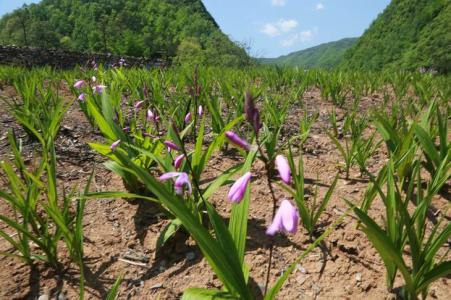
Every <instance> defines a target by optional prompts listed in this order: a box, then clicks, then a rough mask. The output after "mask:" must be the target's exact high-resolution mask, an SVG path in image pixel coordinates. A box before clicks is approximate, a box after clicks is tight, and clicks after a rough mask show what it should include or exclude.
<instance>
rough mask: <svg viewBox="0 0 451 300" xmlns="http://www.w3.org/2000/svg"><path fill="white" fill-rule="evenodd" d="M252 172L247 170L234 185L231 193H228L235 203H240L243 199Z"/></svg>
mask: <svg viewBox="0 0 451 300" xmlns="http://www.w3.org/2000/svg"><path fill="white" fill-rule="evenodd" d="M251 177H252V174H251V172H247V173H246V174H244V175H243V176H241V177H240V178H238V180H237V181H235V183H234V184H233V185H232V187H231V188H230V191H229V194H228V195H227V196H228V198H229V200H230V201H231V202H234V203H240V202H241V200H243V197H244V193H245V192H246V188H247V185H248V184H249V181H250V180H251Z"/></svg>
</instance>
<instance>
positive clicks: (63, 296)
mask: <svg viewBox="0 0 451 300" xmlns="http://www.w3.org/2000/svg"><path fill="white" fill-rule="evenodd" d="M66 294H67V292H66V291H64V292H62V293H59V295H58V298H57V299H58V300H68V298H67V295H66Z"/></svg>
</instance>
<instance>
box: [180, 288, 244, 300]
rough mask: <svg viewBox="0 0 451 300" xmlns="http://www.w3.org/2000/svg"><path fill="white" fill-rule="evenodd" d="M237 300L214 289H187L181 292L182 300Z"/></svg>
mask: <svg viewBox="0 0 451 300" xmlns="http://www.w3.org/2000/svg"><path fill="white" fill-rule="evenodd" d="M231 299H239V298H237V297H234V296H233V295H231V294H229V293H227V292H224V291H221V290H216V289H203V288H189V289H187V290H185V291H184V292H183V296H182V300H231Z"/></svg>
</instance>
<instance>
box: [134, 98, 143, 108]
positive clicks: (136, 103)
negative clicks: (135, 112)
mask: <svg viewBox="0 0 451 300" xmlns="http://www.w3.org/2000/svg"><path fill="white" fill-rule="evenodd" d="M143 103H144V101H142V100H141V101H136V102H135V104H133V107H134V108H135V109H140V108H141V106H142V105H143Z"/></svg>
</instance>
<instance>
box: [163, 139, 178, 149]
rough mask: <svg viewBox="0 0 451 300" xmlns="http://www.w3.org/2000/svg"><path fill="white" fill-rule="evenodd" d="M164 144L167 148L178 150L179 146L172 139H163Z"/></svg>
mask: <svg viewBox="0 0 451 300" xmlns="http://www.w3.org/2000/svg"><path fill="white" fill-rule="evenodd" d="M164 144H165V145H166V147H168V148H169V150H180V149H179V147H178V146H177V145H176V144H175V143H174V142H172V141H164Z"/></svg>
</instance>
